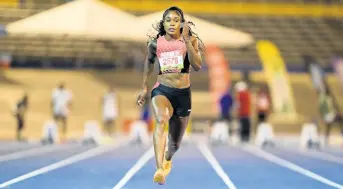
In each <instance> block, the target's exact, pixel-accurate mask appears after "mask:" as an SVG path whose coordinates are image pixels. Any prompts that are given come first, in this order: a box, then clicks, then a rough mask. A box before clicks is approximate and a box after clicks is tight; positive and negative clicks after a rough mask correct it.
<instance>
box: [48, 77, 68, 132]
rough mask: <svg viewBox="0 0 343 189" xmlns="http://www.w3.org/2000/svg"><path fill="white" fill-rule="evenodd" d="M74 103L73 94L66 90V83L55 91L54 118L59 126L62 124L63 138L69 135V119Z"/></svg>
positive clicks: (53, 94)
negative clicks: (72, 103)
mask: <svg viewBox="0 0 343 189" xmlns="http://www.w3.org/2000/svg"><path fill="white" fill-rule="evenodd" d="M71 102H72V93H71V91H69V90H68V89H66V88H65V84H64V83H60V84H59V85H58V87H57V88H56V89H54V90H53V93H52V100H51V107H52V112H53V117H54V119H55V121H56V123H57V124H58V123H59V122H61V126H62V134H63V135H62V136H63V138H66V134H67V119H68V114H69V111H70V107H71Z"/></svg>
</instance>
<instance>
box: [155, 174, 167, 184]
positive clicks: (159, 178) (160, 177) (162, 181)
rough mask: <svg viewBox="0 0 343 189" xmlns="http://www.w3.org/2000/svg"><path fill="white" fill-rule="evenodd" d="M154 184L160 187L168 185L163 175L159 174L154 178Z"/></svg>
mask: <svg viewBox="0 0 343 189" xmlns="http://www.w3.org/2000/svg"><path fill="white" fill-rule="evenodd" d="M154 182H156V183H158V184H159V185H163V184H165V183H166V179H165V177H164V175H163V173H158V174H156V175H155V176H154Z"/></svg>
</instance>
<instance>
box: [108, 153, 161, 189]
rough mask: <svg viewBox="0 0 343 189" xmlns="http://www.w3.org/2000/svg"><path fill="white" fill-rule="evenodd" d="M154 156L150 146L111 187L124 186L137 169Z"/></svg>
mask: <svg viewBox="0 0 343 189" xmlns="http://www.w3.org/2000/svg"><path fill="white" fill-rule="evenodd" d="M152 157H154V148H153V147H151V148H150V149H149V150H147V151H146V152H145V153H144V154H143V155H142V156H141V157H140V158H139V159H138V161H137V162H136V164H135V165H134V166H133V167H132V168H131V169H130V170H129V171H128V172H127V173H126V174H125V176H124V177H123V178H122V179H121V180H120V181H119V182H118V183H117V184H116V185H115V186H114V187H113V188H112V189H121V188H122V187H124V186H125V184H126V183H127V182H129V181H130V179H131V178H132V177H133V176H134V175H135V174H136V173H137V172H138V171H139V170H141V169H142V168H143V167H144V165H145V164H146V163H147V162H148V161H149V160H150V159H151V158H152Z"/></svg>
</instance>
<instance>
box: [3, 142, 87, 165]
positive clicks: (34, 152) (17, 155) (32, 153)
mask: <svg viewBox="0 0 343 189" xmlns="http://www.w3.org/2000/svg"><path fill="white" fill-rule="evenodd" d="M78 146H80V145H68V146H67V145H57V146H45V147H37V148H31V149H28V150H21V151H18V152H13V153H10V154H5V155H1V156H0V163H1V162H5V161H9V160H15V159H20V158H26V157H30V156H37V155H40V154H45V153H49V152H53V151H56V150H59V149H65V148H67V149H68V148H74V147H78Z"/></svg>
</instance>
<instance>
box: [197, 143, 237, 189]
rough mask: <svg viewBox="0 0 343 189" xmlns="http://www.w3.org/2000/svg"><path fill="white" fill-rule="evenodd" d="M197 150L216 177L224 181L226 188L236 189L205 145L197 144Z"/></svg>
mask: <svg viewBox="0 0 343 189" xmlns="http://www.w3.org/2000/svg"><path fill="white" fill-rule="evenodd" d="M198 148H199V149H200V152H201V153H202V154H203V155H204V157H205V158H206V160H207V161H208V162H209V163H210V164H211V166H212V167H213V169H214V170H215V171H216V173H217V174H218V176H219V177H220V178H221V179H222V180H223V181H224V183H225V184H226V186H228V187H229V188H230V189H237V187H236V186H235V185H234V184H233V182H232V181H231V179H230V177H229V176H228V175H227V174H226V173H225V171H224V170H223V168H222V167H221V166H220V164H219V163H218V161H217V159H216V158H215V157H214V155H213V154H212V152H211V150H210V149H209V148H208V147H207V145H206V144H198Z"/></svg>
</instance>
